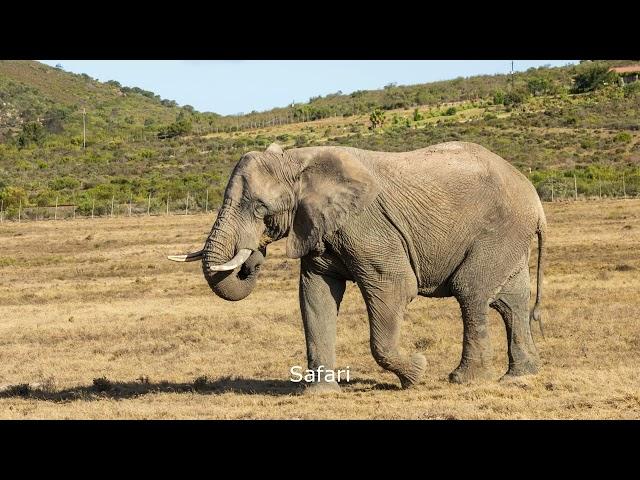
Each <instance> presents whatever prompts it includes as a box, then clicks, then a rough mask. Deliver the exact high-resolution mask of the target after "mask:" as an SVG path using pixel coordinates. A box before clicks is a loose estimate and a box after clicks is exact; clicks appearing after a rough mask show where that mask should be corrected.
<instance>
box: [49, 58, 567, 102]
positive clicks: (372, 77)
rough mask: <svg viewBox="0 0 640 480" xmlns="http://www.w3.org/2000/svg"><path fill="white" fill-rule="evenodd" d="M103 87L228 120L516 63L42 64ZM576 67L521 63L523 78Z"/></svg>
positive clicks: (492, 71)
mask: <svg viewBox="0 0 640 480" xmlns="http://www.w3.org/2000/svg"><path fill="white" fill-rule="evenodd" d="M41 61H42V62H43V63H46V64H48V65H53V66H55V65H56V64H58V63H60V64H62V66H63V68H64V69H65V70H67V71H70V72H74V73H86V74H87V75H90V76H91V77H93V78H97V79H98V80H100V81H107V80H117V81H118V82H120V83H121V84H122V85H125V86H128V87H140V88H143V89H145V90H150V91H152V92H154V93H156V94H158V95H160V96H161V97H162V98H167V99H170V100H175V101H176V102H178V104H180V105H187V104H188V105H192V106H193V107H195V108H196V109H197V110H200V111H203V112H204V111H207V112H216V113H220V114H223V115H230V114H235V113H240V112H244V113H248V112H250V111H252V110H257V111H262V110H268V109H270V108H273V107H282V106H286V105H288V104H290V103H291V102H293V101H295V102H306V101H308V100H309V97H312V96H316V95H323V96H324V95H327V94H329V93H335V92H337V91H338V90H341V91H342V92H343V93H351V92H353V91H355V90H369V89H377V88H382V87H384V86H385V85H386V84H388V83H391V82H395V83H397V84H398V85H411V84H416V83H426V82H433V81H437V80H447V79H451V78H456V77H469V76H472V75H480V74H495V73H508V72H509V71H510V69H511V60H371V61H370V60H41ZM568 63H577V60H514V69H515V70H516V71H523V70H526V69H528V68H530V67H538V66H542V65H552V66H562V65H566V64H568Z"/></svg>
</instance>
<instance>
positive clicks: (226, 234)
mask: <svg viewBox="0 0 640 480" xmlns="http://www.w3.org/2000/svg"><path fill="white" fill-rule="evenodd" d="M232 220H233V212H232V211H231V210H230V209H229V207H228V206H224V207H223V208H222V209H221V210H220V213H219V214H218V218H217V220H216V223H215V224H214V226H213V229H212V230H211V234H210V235H209V238H207V241H206V243H205V246H204V249H203V258H202V269H203V272H204V276H205V279H206V280H207V283H208V284H209V287H211V290H213V292H214V293H215V294H216V295H217V296H219V297H220V298H223V299H225V300H229V301H238V300H242V299H243V298H245V297H247V296H248V295H249V294H250V293H251V292H252V291H253V289H254V287H255V285H256V280H257V277H258V272H259V270H260V266H261V265H262V263H263V262H264V256H265V254H266V250H265V249H261V250H259V251H256V250H254V251H252V252H251V254H250V255H249V257H248V258H246V260H245V261H244V262H243V263H241V260H243V259H244V258H245V257H246V255H242V254H244V253H245V252H247V253H248V251H246V250H244V249H240V250H238V249H237V245H238V234H237V229H234V228H233V227H234V223H233V221H232ZM232 259H234V260H235V259H239V261H238V262H236V263H240V264H239V265H237V266H235V265H234V264H232V262H231V260H232ZM224 264H228V266H227V268H232V269H230V270H221V269H220V266H221V265H224ZM212 267H214V268H213V269H212ZM216 267H218V268H216Z"/></svg>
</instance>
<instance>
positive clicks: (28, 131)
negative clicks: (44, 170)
mask: <svg viewBox="0 0 640 480" xmlns="http://www.w3.org/2000/svg"><path fill="white" fill-rule="evenodd" d="M44 137H45V129H44V127H43V126H42V125H40V124H39V123H38V122H28V123H25V124H24V125H23V126H22V132H20V135H18V145H19V146H20V147H21V148H22V147H26V146H28V145H30V144H32V143H35V144H36V145H40V144H41V143H42V140H44Z"/></svg>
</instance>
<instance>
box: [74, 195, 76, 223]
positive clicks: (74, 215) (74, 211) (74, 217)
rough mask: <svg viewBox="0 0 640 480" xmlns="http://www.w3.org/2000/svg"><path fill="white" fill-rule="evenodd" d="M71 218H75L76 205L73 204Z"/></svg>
mask: <svg viewBox="0 0 640 480" xmlns="http://www.w3.org/2000/svg"><path fill="white" fill-rule="evenodd" d="M74 201H75V200H74ZM73 219H74V220H75V219H76V206H75V204H74V205H73Z"/></svg>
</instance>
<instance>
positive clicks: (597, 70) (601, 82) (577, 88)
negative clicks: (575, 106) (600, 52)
mask: <svg viewBox="0 0 640 480" xmlns="http://www.w3.org/2000/svg"><path fill="white" fill-rule="evenodd" d="M617 76H618V75H617V74H616V73H615V72H610V71H609V67H608V66H607V65H593V66H591V67H589V68H587V69H585V70H584V71H582V72H581V73H578V74H577V75H575V76H574V77H573V82H574V83H573V92H574V93H586V92H592V91H594V90H598V89H600V88H602V87H604V86H605V85H611V84H615V82H616V79H617Z"/></svg>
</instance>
